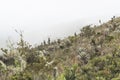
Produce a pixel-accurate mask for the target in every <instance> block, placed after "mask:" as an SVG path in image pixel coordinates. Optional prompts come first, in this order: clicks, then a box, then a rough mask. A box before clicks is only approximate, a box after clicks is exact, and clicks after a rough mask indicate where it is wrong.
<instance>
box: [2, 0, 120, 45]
mask: <svg viewBox="0 0 120 80" xmlns="http://www.w3.org/2000/svg"><path fill="white" fill-rule="evenodd" d="M119 4H120V1H119V0H0V47H5V46H6V40H8V39H10V40H12V41H15V42H16V41H17V40H18V39H19V35H18V34H17V33H16V32H15V31H14V30H15V29H17V30H18V31H20V30H22V31H23V35H24V39H25V40H26V41H28V42H30V43H31V44H33V45H34V44H39V43H40V42H42V41H43V40H47V38H48V37H50V38H51V39H52V40H55V39H58V38H64V37H67V36H69V35H73V34H74V32H79V31H80V28H81V27H83V26H84V25H87V24H98V21H99V19H101V20H102V22H106V21H107V20H109V19H110V18H111V17H112V16H114V15H115V16H119V15H120V10H119V9H120V5H119Z"/></svg>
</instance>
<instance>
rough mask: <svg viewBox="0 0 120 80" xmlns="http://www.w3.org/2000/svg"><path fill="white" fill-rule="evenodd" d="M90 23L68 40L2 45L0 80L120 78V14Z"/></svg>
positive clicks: (107, 79)
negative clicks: (38, 43) (97, 23)
mask: <svg viewBox="0 0 120 80" xmlns="http://www.w3.org/2000/svg"><path fill="white" fill-rule="evenodd" d="M99 23H100V25H87V26H85V27H83V28H82V29H81V30H80V33H79V34H77V33H75V34H74V36H68V37H67V38H65V39H62V40H61V39H58V40H55V41H52V42H51V39H50V38H48V41H47V42H46V41H43V42H42V43H41V44H40V45H38V46H36V47H32V45H30V44H29V43H27V42H26V41H24V39H23V38H24V37H23V35H22V33H20V41H18V43H16V45H15V46H14V44H12V43H10V44H9V50H7V49H3V48H1V50H2V51H3V52H4V55H3V56H1V57H0V60H1V61H0V64H1V65H0V76H1V77H0V80H119V79H120V17H117V18H115V17H113V18H111V20H110V21H108V22H106V23H101V20H100V21H99Z"/></svg>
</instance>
